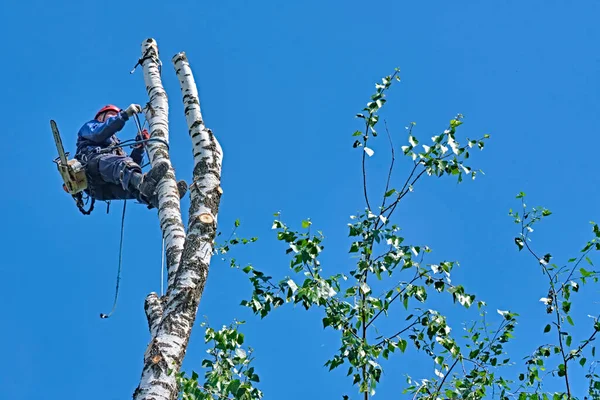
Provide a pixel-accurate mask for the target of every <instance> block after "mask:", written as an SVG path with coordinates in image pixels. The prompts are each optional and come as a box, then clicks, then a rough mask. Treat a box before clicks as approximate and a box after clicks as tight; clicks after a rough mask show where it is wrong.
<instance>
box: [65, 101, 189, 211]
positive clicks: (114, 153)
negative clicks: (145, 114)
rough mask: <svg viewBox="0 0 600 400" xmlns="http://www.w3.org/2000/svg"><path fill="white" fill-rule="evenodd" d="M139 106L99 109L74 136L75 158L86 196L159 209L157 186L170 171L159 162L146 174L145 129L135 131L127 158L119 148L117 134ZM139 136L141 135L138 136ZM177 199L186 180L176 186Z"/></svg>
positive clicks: (139, 108) (182, 193) (184, 190)
mask: <svg viewBox="0 0 600 400" xmlns="http://www.w3.org/2000/svg"><path fill="white" fill-rule="evenodd" d="M141 112H142V107H141V106H140V105H139V104H131V105H130V106H129V107H127V108H126V109H125V110H121V109H120V108H119V107H117V106H114V105H107V106H104V107H102V108H101V109H100V110H99V111H98V112H97V113H96V116H95V117H94V119H93V120H91V121H89V122H86V123H85V124H84V125H83V126H82V127H81V129H79V133H78V135H77V153H76V154H75V158H77V159H78V160H79V161H80V162H81V163H82V164H83V165H85V166H86V167H85V169H86V176H87V179H88V188H87V189H86V192H87V194H88V195H90V196H91V197H93V198H94V199H96V200H125V199H137V200H138V201H140V202H142V203H144V204H147V205H148V208H158V195H157V194H156V193H155V190H156V185H157V184H158V182H159V181H160V180H161V179H162V178H163V176H164V175H165V174H166V173H167V171H168V169H169V165H168V163H167V162H166V161H164V160H162V161H159V162H158V163H157V164H156V165H154V166H153V167H152V168H151V169H150V171H148V172H147V173H146V174H143V173H142V168H141V167H140V164H141V163H142V160H143V158H144V154H145V149H144V143H143V142H141V141H144V140H148V139H149V138H150V135H149V134H148V131H147V130H146V129H144V130H142V131H141V132H138V134H137V136H136V138H135V140H136V142H139V143H137V144H136V145H135V146H134V148H133V150H132V151H131V154H130V155H127V154H125V151H124V150H123V148H122V147H121V146H120V143H121V142H120V140H119V139H118V138H117V136H116V134H117V132H119V131H120V130H121V129H123V127H124V126H125V122H126V121H127V120H129V118H131V117H132V116H133V115H134V114H136V113H141ZM140 134H141V135H140ZM177 189H178V190H179V197H180V198H181V197H183V196H184V195H185V193H186V192H187V184H186V183H185V181H180V182H178V183H177Z"/></svg>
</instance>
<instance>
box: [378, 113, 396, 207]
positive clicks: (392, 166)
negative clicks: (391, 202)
mask: <svg viewBox="0 0 600 400" xmlns="http://www.w3.org/2000/svg"><path fill="white" fill-rule="evenodd" d="M383 123H384V125H385V132H386V133H387V137H388V140H389V142H390V150H391V151H392V161H391V162H390V170H389V171H388V176H387V181H386V183H385V191H384V192H383V202H382V203H381V209H382V210H383V209H384V207H385V201H386V199H387V197H386V193H387V192H388V190H389V189H390V180H391V179H392V171H393V170H394V162H395V161H396V154H395V152H394V142H392V135H390V131H389V129H388V126H387V121H386V120H383Z"/></svg>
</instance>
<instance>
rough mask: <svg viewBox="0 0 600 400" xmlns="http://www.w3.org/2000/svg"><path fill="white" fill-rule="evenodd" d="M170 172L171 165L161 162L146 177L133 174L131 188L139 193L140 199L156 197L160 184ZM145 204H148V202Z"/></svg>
mask: <svg viewBox="0 0 600 400" xmlns="http://www.w3.org/2000/svg"><path fill="white" fill-rule="evenodd" d="M168 170H169V164H168V163H167V162H166V161H162V162H159V163H158V164H156V165H155V166H153V167H152V168H151V169H150V171H148V172H147V173H146V174H144V175H142V174H140V173H133V174H132V176H131V178H130V180H129V186H130V187H131V188H132V189H133V190H134V191H136V192H138V193H139V196H138V197H140V198H141V199H150V198H152V196H154V192H155V190H156V186H157V185H158V182H159V181H160V180H161V179H162V178H163V177H164V176H165V174H166V173H167V171H168ZM144 202H145V203H148V201H144Z"/></svg>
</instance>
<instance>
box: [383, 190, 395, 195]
mask: <svg viewBox="0 0 600 400" xmlns="http://www.w3.org/2000/svg"><path fill="white" fill-rule="evenodd" d="M394 193H396V189H391V190H388V191H387V192H385V197H390V196H391V195H393V194H394Z"/></svg>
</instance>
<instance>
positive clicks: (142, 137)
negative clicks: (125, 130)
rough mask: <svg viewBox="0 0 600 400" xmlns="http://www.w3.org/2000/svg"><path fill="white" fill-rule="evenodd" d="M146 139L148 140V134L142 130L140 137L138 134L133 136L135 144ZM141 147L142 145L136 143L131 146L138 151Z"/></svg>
mask: <svg viewBox="0 0 600 400" xmlns="http://www.w3.org/2000/svg"><path fill="white" fill-rule="evenodd" d="M148 139H150V134H149V133H148V131H147V130H146V129H143V130H142V135H141V136H140V134H139V133H138V134H137V135H136V136H135V141H136V142H138V141H140V140H148ZM142 147H144V143H138V144H136V145H135V146H133V148H134V149H140V148H142Z"/></svg>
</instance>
